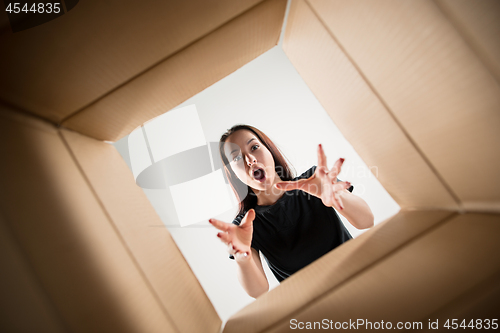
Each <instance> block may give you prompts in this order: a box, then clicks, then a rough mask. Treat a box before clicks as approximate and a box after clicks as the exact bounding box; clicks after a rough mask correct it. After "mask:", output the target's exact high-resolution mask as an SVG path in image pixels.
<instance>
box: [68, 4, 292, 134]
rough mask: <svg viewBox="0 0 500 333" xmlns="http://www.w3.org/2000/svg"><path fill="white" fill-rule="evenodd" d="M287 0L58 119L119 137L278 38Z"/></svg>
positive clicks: (231, 24)
mask: <svg viewBox="0 0 500 333" xmlns="http://www.w3.org/2000/svg"><path fill="white" fill-rule="evenodd" d="M285 8H286V0H267V1H263V2H261V3H259V4H258V5H256V6H255V7H253V8H251V9H250V10H248V11H247V12H245V13H243V14H241V15H240V16H238V17H236V18H234V19H233V20H231V21H230V22H228V23H226V24H225V25H223V26H222V27H220V28H219V29H217V30H215V31H214V32H212V33H210V34H209V35H207V36H206V37H204V38H203V39H201V40H199V41H197V42H196V43H194V44H191V45H190V46H188V47H187V48H185V49H183V50H182V51H180V52H178V53H176V54H174V55H173V56H171V57H169V58H168V59H166V60H165V61H163V62H162V63H160V64H159V65H157V66H156V67H154V68H152V69H151V70H149V71H148V72H146V73H144V74H143V75H141V76H139V77H137V78H136V79H135V80H133V81H131V82H129V83H127V84H126V85H125V86H122V87H121V88H120V89H118V90H116V91H114V92H113V93H111V94H109V95H107V96H105V97H104V98H102V99H100V100H98V101H96V102H95V103H93V104H92V105H90V106H89V107H87V108H86V109H83V110H81V111H80V112H78V113H76V114H75V115H73V116H71V117H69V118H67V119H65V120H64V121H63V122H62V125H63V126H64V127H67V128H69V129H71V130H74V131H76V132H79V133H82V134H85V135H87V136H90V137H93V138H95V139H98V140H106V141H117V140H119V139H120V138H122V137H123V136H125V135H127V134H129V133H130V132H131V131H132V130H133V129H134V128H136V127H137V126H139V125H140V124H142V123H144V122H146V121H148V120H150V119H152V118H154V117H156V116H159V115H161V114H163V113H165V112H167V111H168V110H170V109H172V108H174V107H175V106H177V105H179V104H180V103H182V102H183V101H185V100H187V99H188V98H190V97H192V96H193V95H195V94H197V93H199V92H200V91H202V90H204V89H205V88H207V87H209V86H210V85H212V84H214V83H215V82H217V81H219V80H220V79H222V78H224V77H225V76H227V75H228V74H230V73H232V72H234V71H235V70H237V69H238V68H240V67H241V66H243V65H244V64H246V63H248V62H249V61H251V60H253V59H255V58H256V57H257V56H259V55H260V54H262V53H264V52H265V51H267V50H269V49H270V48H271V47H273V46H275V45H276V44H277V42H278V39H279V36H280V31H281V27H282V23H283V19H284V14H285Z"/></svg>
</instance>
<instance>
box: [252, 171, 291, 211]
mask: <svg viewBox="0 0 500 333" xmlns="http://www.w3.org/2000/svg"><path fill="white" fill-rule="evenodd" d="M281 181H282V180H281V178H280V177H279V176H278V174H277V173H276V174H275V176H274V182H273V184H272V185H271V186H270V187H269V188H266V189H265V190H256V189H254V190H253V191H254V193H255V195H256V196H257V205H259V206H269V205H273V204H274V203H276V201H278V199H279V198H281V197H282V196H283V194H284V193H285V192H286V191H285V190H278V189H277V188H275V187H274V184H277V183H279V182H281Z"/></svg>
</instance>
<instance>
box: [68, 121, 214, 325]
mask: <svg viewBox="0 0 500 333" xmlns="http://www.w3.org/2000/svg"><path fill="white" fill-rule="evenodd" d="M60 134H61V137H62V138H63V140H64V142H65V144H66V145H67V147H68V150H70V152H71V154H72V156H73V158H74V159H75V163H77V164H78V166H79V168H80V170H81V172H82V174H83V175H84V177H85V179H86V181H87V183H88V185H89V187H91V188H92V189H93V191H94V193H95V195H96V198H97V199H98V200H99V201H100V202H101V206H102V207H103V210H105V211H106V214H107V215H108V216H109V220H110V222H111V223H112V224H113V226H114V228H115V230H116V232H117V234H119V235H120V237H121V238H122V240H123V242H124V244H125V246H126V247H127V248H128V250H129V251H130V255H131V256H132V257H133V258H134V261H135V262H136V265H137V266H138V267H139V268H140V270H141V272H142V274H143V275H144V279H145V280H146V281H147V283H148V284H149V285H150V288H151V289H152V290H153V292H154V294H155V297H156V298H157V299H158V301H159V302H160V303H161V304H162V306H163V307H164V308H165V310H166V312H167V313H168V315H169V317H170V318H171V320H172V321H173V322H174V323H175V326H176V327H177V328H178V329H179V331H180V332H200V331H204V332H217V331H218V330H219V329H220V327H221V319H220V318H219V317H218V315H217V313H216V311H215V309H214V307H213V305H212V304H211V302H210V300H209V299H208V297H207V295H206V294H205V292H204V290H203V288H202V286H201V285H200V283H199V281H198V280H197V279H196V277H195V275H194V273H193V272H192V270H191V268H190V267H189V265H188V263H187V262H186V260H185V258H184V257H183V255H182V253H181V252H180V251H179V249H178V247H177V245H176V244H175V242H174V240H173V239H172V237H171V235H170V233H169V232H168V230H167V229H166V228H157V227H155V226H158V225H162V224H163V223H162V221H161V220H160V218H159V217H158V215H157V214H156V212H155V210H154V208H153V207H152V206H151V203H150V202H149V200H148V199H147V197H146V196H145V194H144V192H143V191H142V190H141V189H140V188H139V187H138V186H137V185H136V184H135V181H134V178H133V176H132V173H131V171H130V169H129V168H128V166H127V165H126V164H125V162H124V161H123V158H122V157H121V156H120V154H119V153H118V151H117V150H116V148H115V147H113V146H112V145H110V144H107V143H104V142H102V141H98V140H95V139H92V138H89V137H86V136H84V135H82V134H79V133H76V132H72V131H69V130H66V129H62V130H61V131H60Z"/></svg>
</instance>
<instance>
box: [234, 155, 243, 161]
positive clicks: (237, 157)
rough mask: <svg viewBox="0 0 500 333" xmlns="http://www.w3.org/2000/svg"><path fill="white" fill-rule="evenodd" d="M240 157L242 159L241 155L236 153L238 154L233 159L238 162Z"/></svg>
mask: <svg viewBox="0 0 500 333" xmlns="http://www.w3.org/2000/svg"><path fill="white" fill-rule="evenodd" d="M240 159H241V155H236V156H235V157H234V158H233V161H234V162H238V161H239V160H240Z"/></svg>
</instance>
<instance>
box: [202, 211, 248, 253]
mask: <svg viewBox="0 0 500 333" xmlns="http://www.w3.org/2000/svg"><path fill="white" fill-rule="evenodd" d="M254 219H255V211H254V210H253V209H250V210H249V211H248V212H247V213H246V214H245V216H244V217H243V219H242V220H241V223H240V225H239V226H238V225H235V224H233V223H226V222H222V221H219V220H216V219H210V220H208V221H209V222H210V223H211V224H212V225H213V226H214V227H216V228H217V229H219V230H220V231H221V232H219V233H218V234H217V237H219V238H220V240H221V241H222V242H223V243H225V244H226V245H227V246H228V252H229V254H232V255H233V256H234V258H235V259H236V261H238V262H244V261H248V260H250V258H251V256H252V250H251V247H250V246H251V244H252V234H253V220H254Z"/></svg>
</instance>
